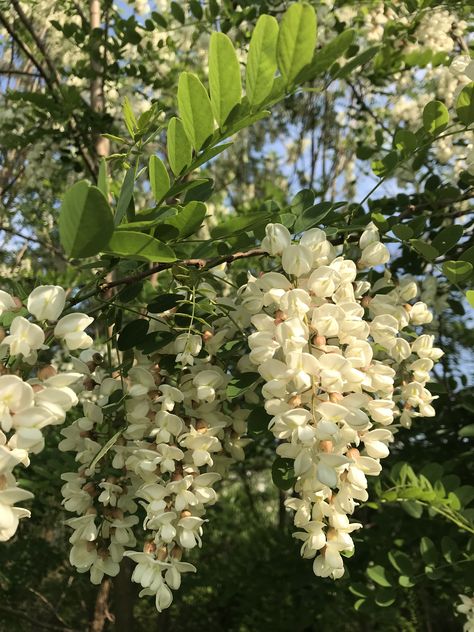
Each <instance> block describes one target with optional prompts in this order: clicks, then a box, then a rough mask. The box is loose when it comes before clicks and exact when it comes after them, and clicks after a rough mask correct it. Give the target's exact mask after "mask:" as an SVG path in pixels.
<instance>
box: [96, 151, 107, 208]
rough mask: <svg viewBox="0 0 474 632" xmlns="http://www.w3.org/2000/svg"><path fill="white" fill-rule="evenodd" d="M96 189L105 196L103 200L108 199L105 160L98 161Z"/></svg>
mask: <svg viewBox="0 0 474 632" xmlns="http://www.w3.org/2000/svg"><path fill="white" fill-rule="evenodd" d="M97 188H99V189H100V190H101V191H102V193H103V194H104V196H105V199H106V200H108V199H109V179H108V175H107V162H106V160H105V158H101V159H100V164H99V175H98V177H97Z"/></svg>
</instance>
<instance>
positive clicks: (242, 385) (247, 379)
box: [226, 373, 260, 399]
mask: <svg viewBox="0 0 474 632" xmlns="http://www.w3.org/2000/svg"><path fill="white" fill-rule="evenodd" d="M259 379H260V374H259V373H242V375H239V376H238V377H234V378H232V379H231V380H230V382H229V383H228V384H227V389H226V395H227V398H228V399H234V398H236V397H239V395H242V394H243V393H245V391H248V390H249V388H251V387H252V386H253V385H254V384H255V382H257V380H259Z"/></svg>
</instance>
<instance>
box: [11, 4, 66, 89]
mask: <svg viewBox="0 0 474 632" xmlns="http://www.w3.org/2000/svg"><path fill="white" fill-rule="evenodd" d="M0 24H2V26H3V27H4V29H5V30H6V31H7V33H8V34H9V35H10V37H11V38H12V40H13V41H14V42H16V44H17V46H18V48H20V49H21V50H22V51H23V53H24V54H25V55H26V57H28V59H29V60H30V61H31V63H32V64H33V66H34V67H35V68H36V69H37V71H38V72H39V74H40V75H41V77H42V78H43V79H44V81H45V83H46V85H47V86H48V87H49V88H50V90H54V86H53V83H52V82H51V79H50V78H49V77H48V74H47V73H46V72H45V70H44V68H43V66H42V65H41V64H40V63H39V61H38V60H37V59H36V57H35V56H34V55H33V53H32V52H31V51H30V50H29V48H28V47H27V46H26V45H25V44H24V42H22V41H21V39H20V38H19V37H18V34H17V33H16V32H15V30H14V29H13V28H12V26H11V25H10V24H9V22H8V21H7V20H6V19H5V16H4V15H3V13H2V12H0Z"/></svg>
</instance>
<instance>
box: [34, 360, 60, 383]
mask: <svg viewBox="0 0 474 632" xmlns="http://www.w3.org/2000/svg"><path fill="white" fill-rule="evenodd" d="M56 374H57V371H56V369H55V368H54V366H51V365H50V364H46V365H45V366H42V367H41V369H39V371H38V377H39V379H40V380H47V379H48V378H50V377H53V376H54V375H56Z"/></svg>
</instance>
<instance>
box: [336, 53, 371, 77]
mask: <svg viewBox="0 0 474 632" xmlns="http://www.w3.org/2000/svg"><path fill="white" fill-rule="evenodd" d="M379 50H380V46H379V45H376V46H371V47H370V48H367V49H366V50H364V51H362V52H361V53H359V54H358V55H356V56H355V57H353V58H352V59H350V60H349V61H348V62H347V64H345V65H344V66H342V67H341V68H339V70H337V71H336V72H335V73H334V75H333V79H345V78H346V77H348V76H349V75H350V74H351V72H352V71H353V70H355V69H356V68H358V67H359V66H365V64H368V63H369V61H371V60H372V59H373V58H374V57H375V55H376V54H377V53H378V52H379Z"/></svg>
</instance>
